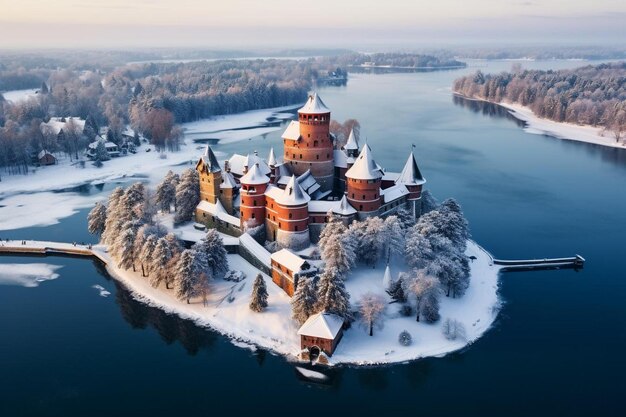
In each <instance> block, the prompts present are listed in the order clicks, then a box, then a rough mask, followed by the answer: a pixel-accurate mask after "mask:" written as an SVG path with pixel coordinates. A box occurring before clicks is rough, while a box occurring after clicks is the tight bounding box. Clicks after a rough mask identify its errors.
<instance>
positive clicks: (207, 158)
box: [202, 145, 222, 172]
mask: <svg viewBox="0 0 626 417" xmlns="http://www.w3.org/2000/svg"><path fill="white" fill-rule="evenodd" d="M202 162H204V166H205V167H206V169H207V170H208V171H209V172H219V171H221V170H222V168H221V167H220V164H219V162H217V158H216V157H215V154H214V153H213V150H212V149H211V147H210V146H209V145H207V146H206V148H204V154H203V155H202Z"/></svg>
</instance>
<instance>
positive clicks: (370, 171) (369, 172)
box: [346, 144, 383, 180]
mask: <svg viewBox="0 0 626 417" xmlns="http://www.w3.org/2000/svg"><path fill="white" fill-rule="evenodd" d="M382 176H383V172H382V170H381V169H380V166H379V165H378V164H377V163H376V161H374V159H373V158H372V153H371V150H370V147H369V146H368V145H367V144H366V145H365V146H364V147H363V150H362V151H361V153H360V154H359V156H358V157H357V158H356V161H354V165H352V167H350V169H349V170H348V171H347V172H346V177H348V178H352V179H356V180H373V179H378V178H382Z"/></svg>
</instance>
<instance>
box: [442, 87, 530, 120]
mask: <svg viewBox="0 0 626 417" xmlns="http://www.w3.org/2000/svg"><path fill="white" fill-rule="evenodd" d="M452 102H453V103H454V104H456V105H457V106H461V107H464V108H466V109H468V110H471V111H473V112H474V113H479V114H482V115H484V116H490V117H504V118H506V119H508V120H511V121H513V122H515V124H517V125H518V126H519V127H526V123H525V122H523V121H521V120H519V119H517V118H515V117H514V116H513V115H512V114H511V112H510V111H509V110H508V109H506V108H504V107H502V106H498V105H497V104H493V103H489V102H487V101H480V100H470V99H467V98H465V97H461V96H457V95H454V94H453V95H452Z"/></svg>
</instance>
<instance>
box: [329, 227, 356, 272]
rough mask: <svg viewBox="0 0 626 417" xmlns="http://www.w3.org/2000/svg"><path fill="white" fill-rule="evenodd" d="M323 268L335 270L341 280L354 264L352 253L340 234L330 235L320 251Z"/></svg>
mask: <svg viewBox="0 0 626 417" xmlns="http://www.w3.org/2000/svg"><path fill="white" fill-rule="evenodd" d="M321 255H322V260H323V261H324V268H326V269H329V270H332V271H335V273H336V274H337V275H338V276H339V277H340V278H341V279H342V280H343V279H344V278H345V277H346V276H347V274H348V271H350V269H351V268H352V267H353V266H354V257H355V256H354V254H353V253H352V252H351V247H350V246H349V245H346V244H345V242H344V239H343V238H342V236H341V235H330V236H328V237H327V239H326V244H325V246H324V249H323V250H322V252H321Z"/></svg>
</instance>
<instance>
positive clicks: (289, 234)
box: [272, 175, 311, 250]
mask: <svg viewBox="0 0 626 417" xmlns="http://www.w3.org/2000/svg"><path fill="white" fill-rule="evenodd" d="M310 200H311V197H309V195H308V194H307V193H305V192H304V190H303V189H302V187H300V184H298V181H297V180H296V176H295V175H292V176H291V179H290V180H289V182H288V183H287V186H286V187H285V189H284V190H282V191H281V192H280V194H278V195H277V196H276V199H275V200H274V203H275V204H276V206H277V207H276V217H277V218H276V221H275V222H276V223H277V228H276V231H275V233H276V234H275V236H272V237H273V238H274V240H276V241H277V242H278V243H280V244H281V245H282V246H284V247H287V248H291V249H295V250H299V249H304V248H306V247H307V246H309V244H310V243H311V241H310V236H309V201H310Z"/></svg>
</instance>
